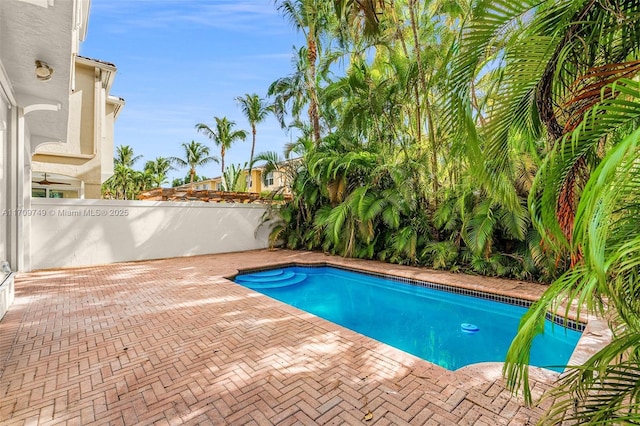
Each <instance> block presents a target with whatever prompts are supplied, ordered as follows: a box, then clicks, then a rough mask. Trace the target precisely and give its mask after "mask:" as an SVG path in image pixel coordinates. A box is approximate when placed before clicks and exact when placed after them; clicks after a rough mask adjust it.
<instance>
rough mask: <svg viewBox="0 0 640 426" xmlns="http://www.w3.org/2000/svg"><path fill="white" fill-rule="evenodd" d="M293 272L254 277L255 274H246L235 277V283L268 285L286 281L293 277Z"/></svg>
mask: <svg viewBox="0 0 640 426" xmlns="http://www.w3.org/2000/svg"><path fill="white" fill-rule="evenodd" d="M295 276H296V274H295V272H290V271H289V272H283V273H282V274H280V275H256V274H248V275H238V276H237V277H236V282H239V283H240V282H243V283H270V282H276V281H282V280H288V279H289V278H293V277H295Z"/></svg>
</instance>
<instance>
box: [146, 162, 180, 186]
mask: <svg viewBox="0 0 640 426" xmlns="http://www.w3.org/2000/svg"><path fill="white" fill-rule="evenodd" d="M144 170H145V171H149V172H150V173H151V175H152V176H153V179H152V181H153V184H154V185H155V186H156V187H157V188H159V187H161V186H162V184H163V183H166V182H168V179H167V173H168V172H169V171H170V170H175V168H174V167H173V166H172V165H171V160H170V159H169V158H165V157H157V158H156V159H155V160H149V161H147V162H146V163H145V165H144Z"/></svg>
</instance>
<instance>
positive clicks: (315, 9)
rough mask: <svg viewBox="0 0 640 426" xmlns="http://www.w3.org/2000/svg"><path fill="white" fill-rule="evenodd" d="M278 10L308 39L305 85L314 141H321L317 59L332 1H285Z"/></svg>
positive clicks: (279, 4)
mask: <svg viewBox="0 0 640 426" xmlns="http://www.w3.org/2000/svg"><path fill="white" fill-rule="evenodd" d="M276 4H277V5H278V10H279V11H280V12H281V13H282V14H283V15H284V16H285V17H287V18H288V19H289V21H290V22H291V23H292V24H293V26H294V27H295V28H296V29H297V30H299V31H302V33H303V34H304V36H305V39H306V42H307V46H306V47H307V50H306V53H307V58H306V59H307V61H306V65H307V67H308V68H307V69H306V73H305V80H304V81H305V84H306V88H307V93H308V96H309V120H310V121H311V126H312V128H313V140H314V142H315V143H316V144H317V143H319V142H320V113H319V108H318V87H317V82H316V62H317V60H318V50H319V43H320V36H321V34H322V32H323V30H325V29H326V28H325V27H326V25H327V23H328V19H329V16H330V10H331V8H330V6H331V5H330V2H327V1H325V0H282V1H280V2H278V1H277V0H276Z"/></svg>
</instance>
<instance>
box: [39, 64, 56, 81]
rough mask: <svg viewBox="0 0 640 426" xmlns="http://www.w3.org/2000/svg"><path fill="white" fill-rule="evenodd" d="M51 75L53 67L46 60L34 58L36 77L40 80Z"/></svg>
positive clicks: (49, 77) (46, 79)
mask: <svg viewBox="0 0 640 426" xmlns="http://www.w3.org/2000/svg"><path fill="white" fill-rule="evenodd" d="M51 76H53V68H51V67H50V66H49V65H48V64H47V63H46V62H43V61H38V60H36V78H37V79H38V80H40V81H48V80H51Z"/></svg>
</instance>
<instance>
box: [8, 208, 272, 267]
mask: <svg viewBox="0 0 640 426" xmlns="http://www.w3.org/2000/svg"><path fill="white" fill-rule="evenodd" d="M265 209H266V206H264V205H256V204H210V203H204V202H190V203H189V202H166V201H112V200H71V199H60V200H58V199H33V200H32V202H31V208H30V209H29V210H28V211H25V212H19V213H20V214H22V215H28V217H30V220H31V226H30V236H29V237H28V239H29V249H28V251H29V253H30V259H29V260H30V262H29V269H31V270H37V269H45V268H61V267H76V266H87V265H101V264H108V263H113V262H122V261H133V260H147V259H160V258H167V257H177V256H191V255H198V254H210V253H224V252H234V251H244V250H252V249H259V248H266V247H267V246H268V234H269V229H268V228H269V227H268V226H260V227H259V225H260V223H261V218H262V216H263V214H264V212H265Z"/></svg>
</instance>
